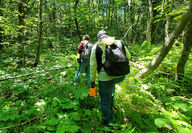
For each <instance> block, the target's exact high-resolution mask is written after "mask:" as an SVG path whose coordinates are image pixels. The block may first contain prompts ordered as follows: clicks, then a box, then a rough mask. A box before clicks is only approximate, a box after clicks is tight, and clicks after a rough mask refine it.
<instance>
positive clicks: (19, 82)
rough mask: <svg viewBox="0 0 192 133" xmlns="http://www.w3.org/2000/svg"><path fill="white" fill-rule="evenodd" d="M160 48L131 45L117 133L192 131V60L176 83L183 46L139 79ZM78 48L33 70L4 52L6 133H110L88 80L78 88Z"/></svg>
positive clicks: (1, 114) (0, 117) (50, 53)
mask: <svg viewBox="0 0 192 133" xmlns="http://www.w3.org/2000/svg"><path fill="white" fill-rule="evenodd" d="M158 45H159V47H157V46H156V45H154V46H153V45H148V44H147V43H145V42H144V43H143V42H138V43H135V44H132V45H130V46H129V50H130V52H131V55H132V59H131V63H130V64H131V73H130V74H128V75H127V76H126V79H125V80H124V81H123V82H122V83H121V84H119V85H118V86H116V95H115V108H114V109H113V111H114V118H115V122H116V124H115V127H114V132H123V133H132V132H138V133H147V132H148V133H149V132H150V133H152V132H157V133H158V132H163V133H167V132H170V133H191V132H192V123H191V122H192V118H191V116H192V99H191V94H192V88H191V86H192V82H191V81H192V76H191V75H192V70H191V69H189V68H192V55H190V58H189V60H188V63H187V66H186V68H187V69H186V73H185V78H184V79H183V81H182V82H180V83H178V82H176V81H175V71H176V63H177V61H178V56H179V55H180V53H181V46H180V45H179V46H174V47H173V49H172V50H171V51H170V53H169V55H168V56H167V57H166V58H165V60H164V61H163V63H162V64H161V65H160V66H159V68H158V69H157V70H156V71H155V72H154V73H153V74H151V75H150V76H148V77H147V78H145V79H138V78H135V75H136V74H137V73H138V72H139V70H140V69H141V68H143V67H145V66H146V65H147V64H148V63H149V62H150V61H151V60H152V58H153V57H154V56H155V55H156V54H157V52H158V51H159V50H160V46H161V44H158ZM75 49H76V48H74V47H73V45H71V46H69V45H68V47H62V48H55V49H50V50H46V51H44V52H43V54H42V57H41V65H39V66H37V67H33V66H31V64H32V62H33V59H31V58H30V57H29V58H26V62H27V63H28V67H26V68H18V58H15V57H13V56H8V55H11V52H10V51H11V49H10V51H8V50H7V51H5V52H3V53H1V55H2V56H1V58H0V62H1V64H0V108H1V111H0V133H12V132H14V133H20V132H24V133H52V132H56V133H63V132H73V133H76V132H77V133H78V132H82V133H89V132H97V133H99V132H101V133H102V132H105V131H109V128H108V127H105V126H103V124H102V115H101V112H100V105H99V104H100V103H99V95H98V96H97V97H90V96H89V88H88V84H87V81H86V75H85V74H82V75H81V79H80V80H79V82H77V83H73V80H74V75H75V72H76V68H77V66H78V63H77V62H76V52H74V50H75ZM9 52H10V53H9ZM96 86H98V85H97V84H96Z"/></svg>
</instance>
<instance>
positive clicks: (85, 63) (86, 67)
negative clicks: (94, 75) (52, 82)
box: [74, 59, 91, 87]
mask: <svg viewBox="0 0 192 133" xmlns="http://www.w3.org/2000/svg"><path fill="white" fill-rule="evenodd" d="M83 71H85V72H86V74H87V82H88V84H89V86H90V87H91V84H90V82H91V79H90V63H89V61H84V60H82V59H81V62H80V63H79V66H78V68H77V72H76V74H75V79H74V82H77V80H78V79H79V76H80V74H81V73H82V72H83Z"/></svg>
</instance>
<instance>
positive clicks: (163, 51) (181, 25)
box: [136, 5, 191, 78]
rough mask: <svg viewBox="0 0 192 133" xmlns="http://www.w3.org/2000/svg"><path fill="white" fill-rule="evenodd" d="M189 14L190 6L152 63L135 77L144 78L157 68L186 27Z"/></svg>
mask: <svg viewBox="0 0 192 133" xmlns="http://www.w3.org/2000/svg"><path fill="white" fill-rule="evenodd" d="M190 12H191V5H190V10H189V9H187V10H186V11H185V13H184V14H183V16H182V18H181V20H180V21H179V23H178V24H177V26H176V27H175V29H174V31H173V33H172V35H171V37H170V39H169V40H168V41H167V42H165V45H164V46H163V47H162V48H161V50H160V52H159V53H158V54H157V55H156V57H155V58H154V59H153V60H152V62H151V63H150V64H149V65H148V66H147V67H146V68H144V69H142V70H141V71H140V72H139V73H138V74H137V76H136V77H141V78H144V77H146V76H148V75H149V74H151V73H152V72H153V71H154V70H155V69H156V68H157V67H158V66H159V64H160V63H161V62H162V61H163V59H164V58H165V56H166V55H167V54H168V52H169V51H170V49H171V48H172V46H173V44H174V42H175V39H177V38H178V37H179V36H180V34H181V33H182V32H183V30H184V28H185V27H186V25H187V23H188V21H189V18H190V17H191V16H190Z"/></svg>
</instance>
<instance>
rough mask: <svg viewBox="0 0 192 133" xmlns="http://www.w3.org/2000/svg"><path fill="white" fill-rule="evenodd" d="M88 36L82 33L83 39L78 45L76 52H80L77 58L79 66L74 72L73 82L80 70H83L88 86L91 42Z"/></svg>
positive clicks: (77, 77)
mask: <svg viewBox="0 0 192 133" xmlns="http://www.w3.org/2000/svg"><path fill="white" fill-rule="evenodd" d="M89 40H90V38H89V35H84V36H83V40H82V41H81V42H80V44H79V46H78V49H77V51H78V53H79V54H80V58H79V59H78V63H79V66H78V68H77V72H76V74H75V79H74V82H76V81H77V80H78V79H79V76H80V74H81V72H83V71H84V70H85V72H86V75H87V82H88V84H89V86H91V84H90V81H91V80H90V63H89V62H90V54H91V49H92V47H93V44H92V43H90V42H89Z"/></svg>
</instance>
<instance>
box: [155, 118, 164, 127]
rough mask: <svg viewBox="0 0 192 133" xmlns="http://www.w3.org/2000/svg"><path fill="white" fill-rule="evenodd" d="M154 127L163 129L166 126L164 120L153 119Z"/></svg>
mask: <svg viewBox="0 0 192 133" xmlns="http://www.w3.org/2000/svg"><path fill="white" fill-rule="evenodd" d="M155 125H156V126H157V127H159V128H162V127H165V125H166V122H165V118H157V119H155Z"/></svg>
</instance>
